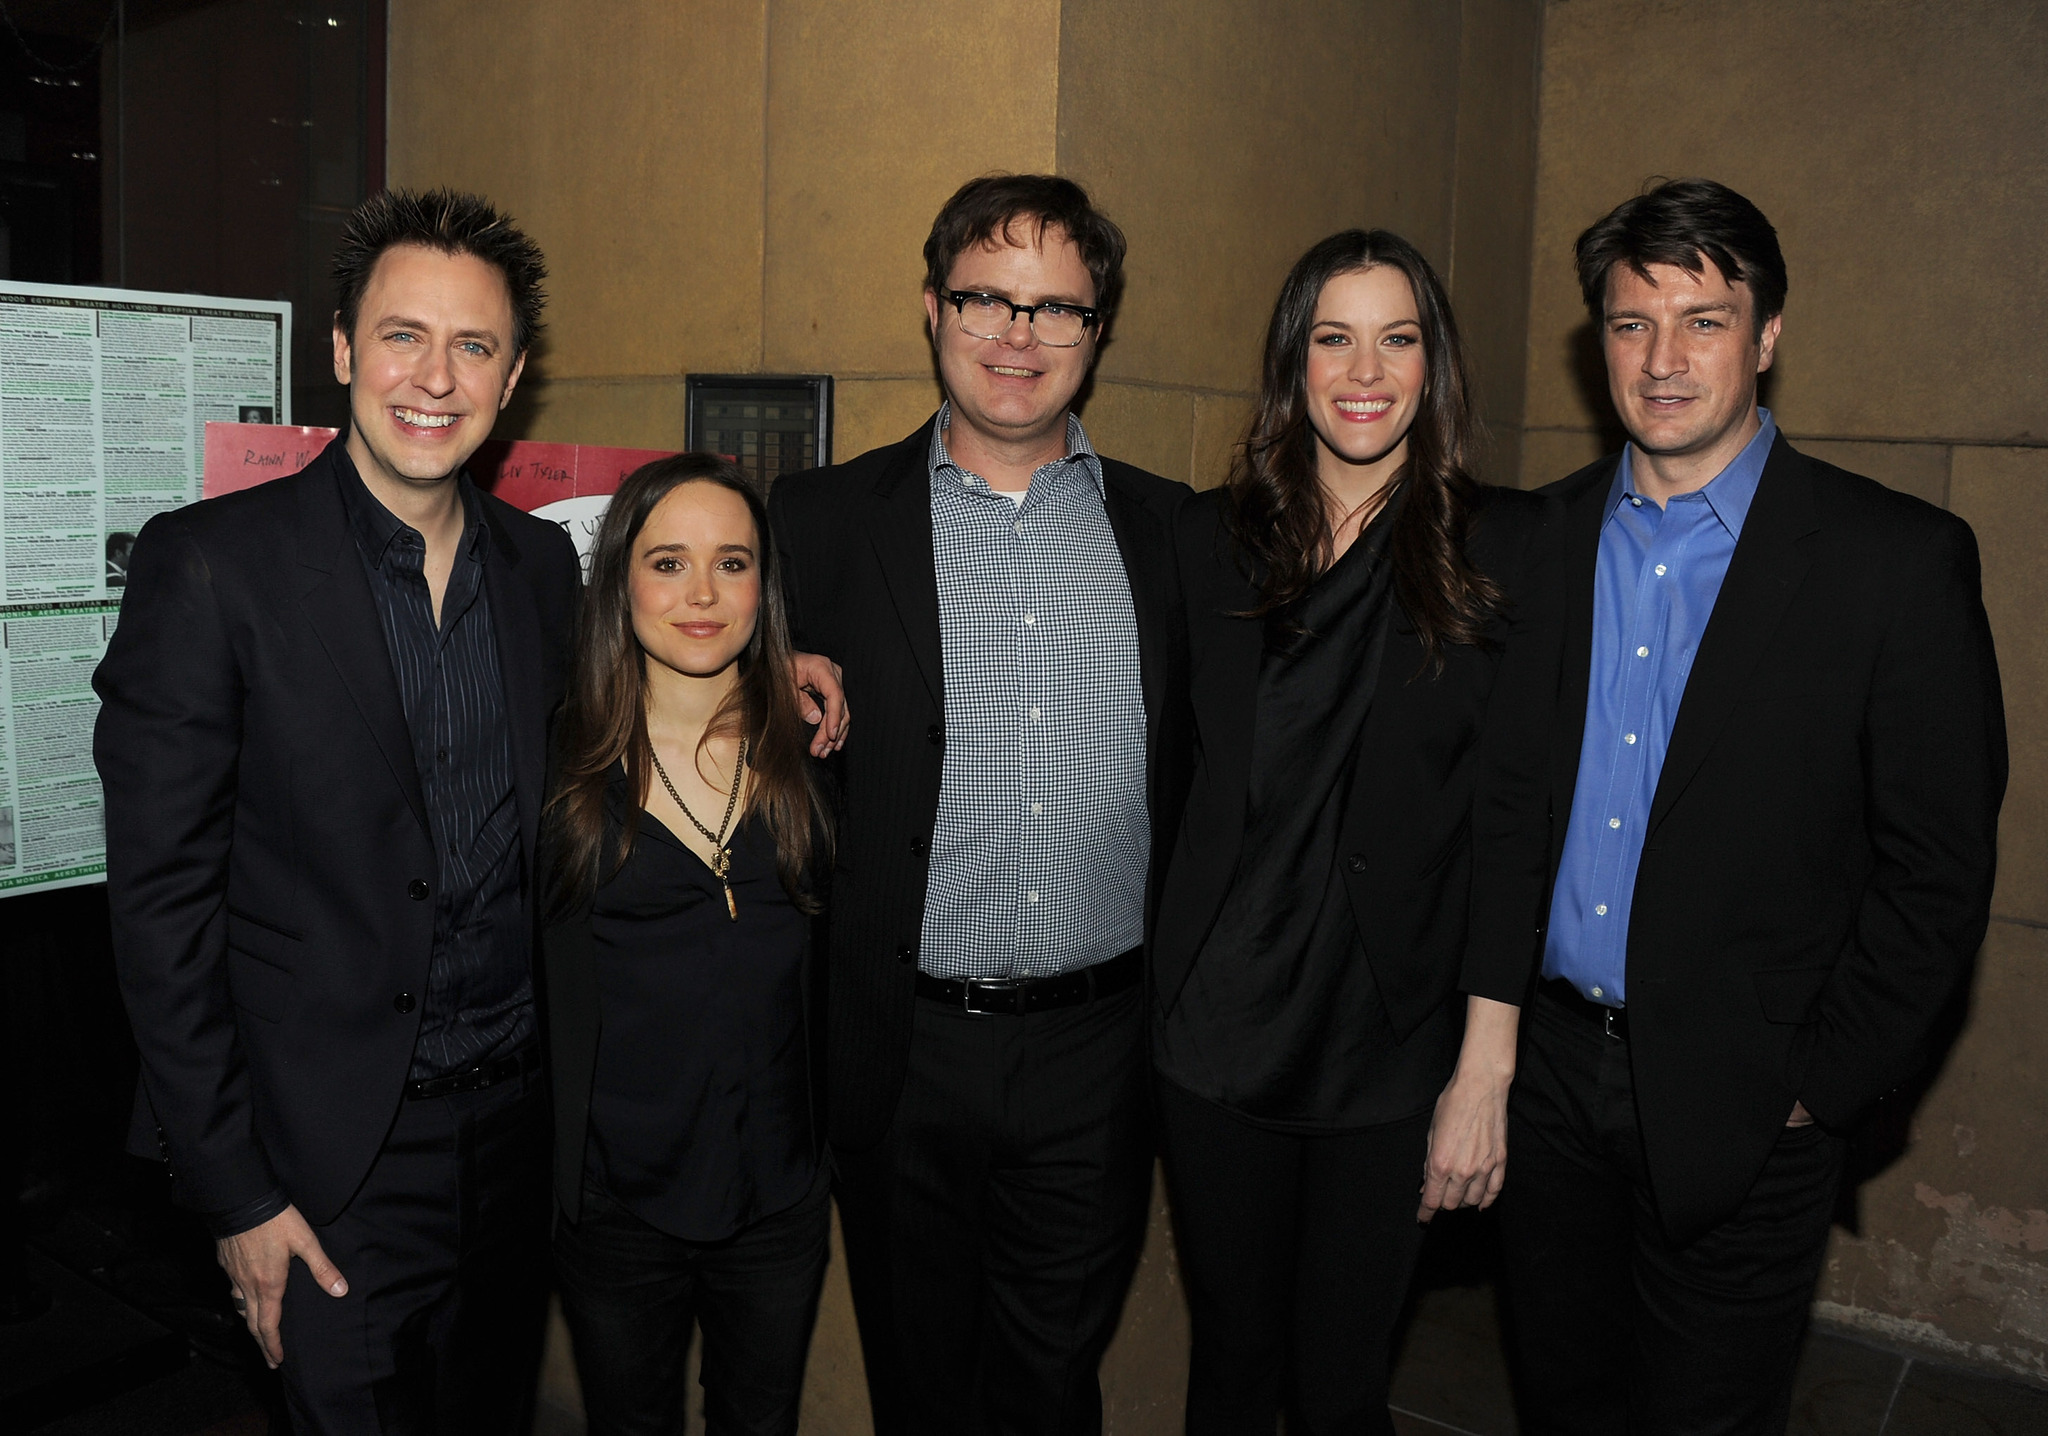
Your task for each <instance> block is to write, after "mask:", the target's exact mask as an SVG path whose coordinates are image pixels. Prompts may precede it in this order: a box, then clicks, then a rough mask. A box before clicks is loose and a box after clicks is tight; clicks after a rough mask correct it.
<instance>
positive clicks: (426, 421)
mask: <svg viewBox="0 0 2048 1436" xmlns="http://www.w3.org/2000/svg"><path fill="white" fill-rule="evenodd" d="M391 412H392V413H393V414H395V415H397V416H398V421H399V422H400V423H402V424H410V425H412V426H413V427H414V428H415V429H446V428H448V427H449V426H450V425H452V424H454V422H455V421H456V420H457V419H459V418H461V417H462V416H461V415H460V414H425V413H422V412H420V411H419V410H418V409H408V408H406V407H405V406H404V405H403V404H394V405H393V406H392V409H391Z"/></svg>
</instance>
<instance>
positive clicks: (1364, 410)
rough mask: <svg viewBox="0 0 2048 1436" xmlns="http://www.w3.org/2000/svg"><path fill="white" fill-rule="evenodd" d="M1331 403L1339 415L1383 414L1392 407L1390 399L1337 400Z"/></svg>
mask: <svg viewBox="0 0 2048 1436" xmlns="http://www.w3.org/2000/svg"><path fill="white" fill-rule="evenodd" d="M1333 402H1334V403H1335V404H1336V406H1337V412H1338V413H1340V414H1384V413H1386V412H1387V410H1389V409H1391V408H1393V407H1394V401H1393V400H1392V399H1338V400H1335V401H1333Z"/></svg>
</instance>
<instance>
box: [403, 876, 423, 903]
mask: <svg viewBox="0 0 2048 1436" xmlns="http://www.w3.org/2000/svg"><path fill="white" fill-rule="evenodd" d="M405 895H406V896H407V897H409V898H411V899H412V900H413V901H414V902H425V901H426V900H427V880H426V879H425V878H414V879H413V880H412V881H411V882H409V883H407V884H406V885H405Z"/></svg>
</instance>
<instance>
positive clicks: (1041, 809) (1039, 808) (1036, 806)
mask: <svg viewBox="0 0 2048 1436" xmlns="http://www.w3.org/2000/svg"><path fill="white" fill-rule="evenodd" d="M1044 813H1045V804H1043V803H1033V804H1032V805H1031V816H1032V817H1034V818H1037V817H1042V816H1044Z"/></svg>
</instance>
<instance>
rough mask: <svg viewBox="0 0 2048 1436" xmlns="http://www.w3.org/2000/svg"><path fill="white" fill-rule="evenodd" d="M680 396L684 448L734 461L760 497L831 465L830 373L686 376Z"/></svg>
mask: <svg viewBox="0 0 2048 1436" xmlns="http://www.w3.org/2000/svg"><path fill="white" fill-rule="evenodd" d="M683 394H684V402H685V403H686V404H688V406H689V414H688V416H687V418H686V419H685V421H684V426H683V435H684V443H685V444H686V445H687V446H688V447H689V448H691V449H695V450H701V451H704V452H708V453H714V454H724V455H725V456H726V457H727V458H730V459H732V460H734V461H735V462H736V463H738V464H739V466H740V467H741V468H743V469H745V470H746V471H747V472H748V474H750V475H752V477H753V479H754V481H755V482H756V483H758V484H759V485H760V486H761V488H762V490H763V491H764V492H765V491H766V490H767V489H768V487H769V486H770V485H771V484H773V483H774V482H775V480H776V479H777V478H778V477H779V476H781V475H783V474H789V473H795V472H796V471H797V470H799V469H816V468H821V467H823V466H824V465H826V464H829V463H831V462H832V376H831V375H830V374H691V375H688V376H686V377H685V378H684V381H683Z"/></svg>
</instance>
